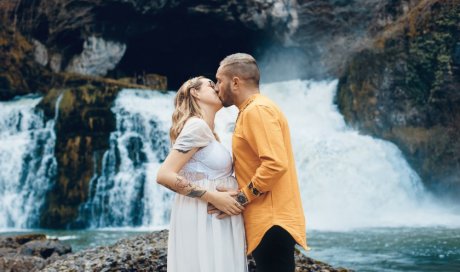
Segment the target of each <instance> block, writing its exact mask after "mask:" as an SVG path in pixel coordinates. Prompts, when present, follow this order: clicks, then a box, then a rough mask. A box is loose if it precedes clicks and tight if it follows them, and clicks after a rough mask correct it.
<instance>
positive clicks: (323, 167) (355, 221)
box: [262, 80, 460, 230]
mask: <svg viewBox="0 0 460 272" xmlns="http://www.w3.org/2000/svg"><path fill="white" fill-rule="evenodd" d="M336 88H337V81H330V82H308V81H301V80H297V81H289V82H281V83H274V84H268V85H265V86H263V87H262V92H263V93H264V94H266V95H267V96H268V97H270V98H271V99H272V100H274V101H276V103H277V104H278V105H279V106H280V107H281V108H282V110H283V112H284V113H285V114H286V116H287V118H288V120H289V126H290V128H291V135H292V142H293V148H294V153H295V159H296V164H297V169H298V178H299V182H300V188H301V194H302V200H303V206H304V209H305V214H306V218H307V229H312V228H313V229H329V230H344V229H350V228H364V227H388V226H391V227H394V226H433V225H446V226H450V225H453V224H454V225H457V226H458V225H460V217H459V216H456V215H455V213H454V212H453V211H449V210H448V209H447V208H445V207H441V206H440V205H438V204H436V202H435V200H434V199H432V197H431V196H430V195H429V193H428V192H426V191H425V190H424V188H423V186H422V183H421V181H420V178H419V177H418V175H417V174H416V173H415V172H414V171H413V170H412V169H411V168H410V166H409V165H408V163H407V162H406V161H405V159H404V157H403V155H402V153H401V151H400V150H399V149H398V148H397V147H396V146H395V145H394V144H392V143H390V142H387V141H383V140H379V139H375V138H372V137H369V136H364V135H360V134H359V133H358V132H356V131H354V130H353V129H351V128H349V127H347V126H346V124H345V122H344V120H343V117H342V115H340V113H339V112H338V110H337V108H336V106H335V105H334V104H333V99H334V95H335V90H336Z"/></svg>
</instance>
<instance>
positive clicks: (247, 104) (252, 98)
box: [238, 93, 260, 111]
mask: <svg viewBox="0 0 460 272" xmlns="http://www.w3.org/2000/svg"><path fill="white" fill-rule="evenodd" d="M259 95H260V93H256V94H253V95H251V96H250V97H248V98H246V100H244V102H243V103H241V105H240V106H239V107H238V109H239V110H240V111H243V110H244V109H245V108H246V107H247V106H249V104H251V102H252V101H254V99H256V97H258V96H259Z"/></svg>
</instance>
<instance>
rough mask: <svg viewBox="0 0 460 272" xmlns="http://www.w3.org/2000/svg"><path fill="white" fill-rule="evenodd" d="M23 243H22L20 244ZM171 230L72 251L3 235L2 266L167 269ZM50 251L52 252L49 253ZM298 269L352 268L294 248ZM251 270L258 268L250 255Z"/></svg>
mask: <svg viewBox="0 0 460 272" xmlns="http://www.w3.org/2000/svg"><path fill="white" fill-rule="evenodd" d="M21 243H22V244H21ZM167 243H168V231H167V230H161V231H154V232H152V233H149V234H143V235H138V236H134V237H129V238H124V239H121V240H119V241H117V242H116V243H114V244H113V245H108V246H100V247H96V248H90V249H86V250H82V251H80V252H76V253H71V249H70V247H69V246H67V245H65V244H63V243H61V242H60V241H58V240H57V239H46V236H45V235H43V234H37V235H20V236H13V237H0V270H1V271H8V272H9V271H16V272H22V271H24V272H35V271H42V272H71V271H72V272H80V271H81V272H86V271H145V272H149V271H152V272H154V271H155V272H162V271H165V272H166V270H167ZM49 253H51V255H49ZM295 259H296V264H297V266H296V272H313V271H321V272H351V271H352V270H347V269H345V268H334V267H332V266H330V265H328V264H325V263H322V262H319V261H316V260H313V259H311V258H308V257H306V256H304V255H303V254H302V253H301V252H300V251H299V250H296V252H295ZM248 261H249V272H255V263H254V260H253V259H252V258H251V257H249V258H248Z"/></svg>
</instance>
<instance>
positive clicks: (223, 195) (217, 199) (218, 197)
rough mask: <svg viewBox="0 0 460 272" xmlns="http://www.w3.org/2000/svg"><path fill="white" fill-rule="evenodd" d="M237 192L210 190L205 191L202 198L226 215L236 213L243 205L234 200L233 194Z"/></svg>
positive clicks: (238, 212)
mask: <svg viewBox="0 0 460 272" xmlns="http://www.w3.org/2000/svg"><path fill="white" fill-rule="evenodd" d="M237 194H238V192H237V191H227V192H211V191H207V192H206V194H205V195H203V197H202V198H203V199H204V200H206V201H208V202H209V203H211V204H212V206H214V207H215V208H216V209H218V210H220V211H222V212H224V213H225V214H227V215H238V214H240V213H241V212H242V211H243V210H244V207H243V206H242V205H240V203H238V201H236V199H235V196H236V195H237Z"/></svg>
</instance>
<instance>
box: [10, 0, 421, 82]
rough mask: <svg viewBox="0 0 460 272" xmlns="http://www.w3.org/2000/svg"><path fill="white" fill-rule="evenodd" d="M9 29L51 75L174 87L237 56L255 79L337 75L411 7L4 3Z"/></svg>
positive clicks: (275, 0)
mask: <svg viewBox="0 0 460 272" xmlns="http://www.w3.org/2000/svg"><path fill="white" fill-rule="evenodd" d="M5 1H6V2H5V3H10V4H9V8H4V10H5V11H7V12H6V13H7V14H8V17H9V18H11V21H12V22H13V24H15V25H17V28H18V29H20V30H21V32H22V33H24V34H25V35H26V36H27V37H29V38H31V39H33V40H34V46H35V48H36V51H38V52H39V53H38V54H37V55H38V56H39V57H38V59H40V63H42V64H43V65H44V66H46V67H49V68H50V69H52V70H53V71H68V72H78V73H83V74H92V75H108V76H110V77H122V76H131V77H132V76H135V75H138V74H140V73H143V72H146V73H159V74H163V75H166V76H167V77H168V79H169V83H170V86H171V87H172V88H173V89H175V88H177V87H179V86H180V83H181V82H183V81H184V80H186V79H187V78H189V77H190V76H192V75H197V74H206V75H211V76H213V75H214V73H215V70H216V67H217V64H218V62H219V61H220V60H221V59H222V58H223V57H224V56H226V55H228V54H230V53H234V52H237V51H243V52H248V53H251V54H253V55H255V56H256V57H257V59H259V61H260V64H261V66H262V71H263V74H262V79H263V80H264V81H274V80H283V79H284V80H286V79H292V78H299V77H301V78H325V77H331V76H332V77H338V76H339V75H340V74H341V71H342V70H343V65H344V63H345V61H346V59H347V57H348V56H349V55H350V54H351V53H353V52H355V51H357V50H359V49H361V48H363V47H365V46H367V45H368V43H369V40H370V39H371V38H373V37H374V36H375V35H376V33H378V32H379V31H380V30H381V29H383V28H384V27H385V26H387V25H388V24H390V23H392V22H394V21H395V20H397V18H399V17H400V16H401V15H403V14H405V13H407V12H408V11H409V10H410V9H411V8H412V7H413V6H414V5H415V3H417V2H418V1H415V0H391V1H389V0H388V1H379V0H353V1H348V0H347V1H344V0H316V1H302V0H299V1H296V0H288V1H281V0H257V1H220V0H219V1H215V0H213V1H210V0H207V1H174V0H171V1H159V2H158V1H141V0H128V1H126V0H109V1H102V0H97V1H82V0H50V1H44V0H36V1H33V2H32V3H29V2H27V1H19V0H5Z"/></svg>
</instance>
